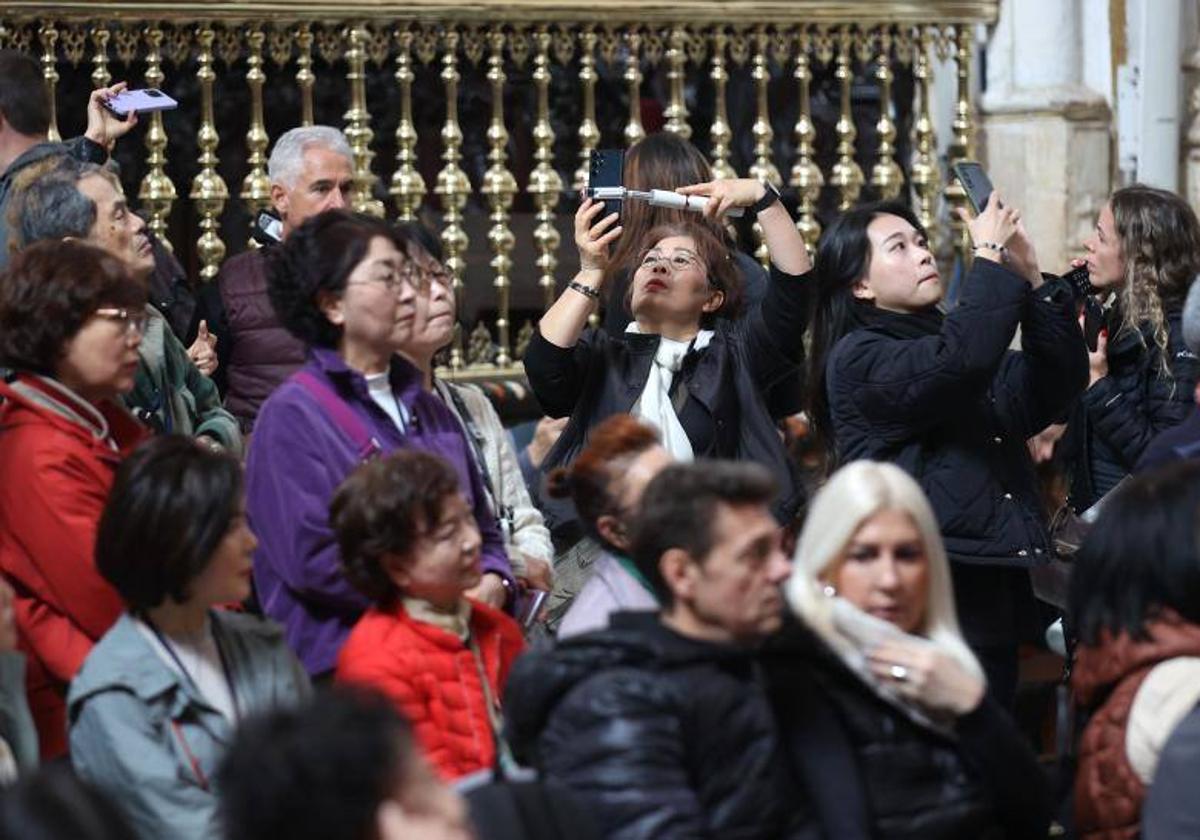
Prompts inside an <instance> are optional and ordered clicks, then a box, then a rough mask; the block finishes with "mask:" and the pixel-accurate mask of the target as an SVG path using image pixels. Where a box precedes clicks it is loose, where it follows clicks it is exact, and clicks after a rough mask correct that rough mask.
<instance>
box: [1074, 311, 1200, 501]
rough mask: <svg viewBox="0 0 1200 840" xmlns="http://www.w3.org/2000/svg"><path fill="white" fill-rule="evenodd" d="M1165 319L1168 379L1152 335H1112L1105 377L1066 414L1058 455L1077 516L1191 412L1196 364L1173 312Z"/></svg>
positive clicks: (1199, 370) (1199, 364)
mask: <svg viewBox="0 0 1200 840" xmlns="http://www.w3.org/2000/svg"><path fill="white" fill-rule="evenodd" d="M1166 316H1167V332H1168V340H1167V364H1168V366H1169V368H1170V373H1169V375H1160V367H1159V358H1160V354H1159V348H1158V344H1157V343H1156V342H1155V340H1154V334H1153V331H1152V330H1151V329H1150V327H1149V325H1148V324H1147V325H1145V326H1144V327H1143V328H1142V330H1141V331H1140V332H1132V331H1129V330H1126V331H1123V332H1118V331H1117V327H1116V323H1114V322H1115V321H1116V318H1115V316H1114V317H1112V318H1110V319H1109V320H1110V324H1111V325H1110V327H1109V331H1110V333H1111V334H1112V335H1113V338H1112V339H1111V341H1110V342H1109V345H1108V376H1105V377H1103V378H1101V379H1099V380H1097V381H1096V383H1095V384H1094V385H1092V386H1091V387H1090V388H1088V389H1087V390H1086V391H1084V394H1083V398H1082V399H1080V401H1079V405H1078V406H1076V408H1075V411H1074V412H1073V413H1072V415H1071V422H1070V426H1069V428H1068V431H1067V435H1066V437H1064V439H1063V446H1062V448H1063V452H1064V457H1065V458H1066V461H1067V464H1068V467H1069V469H1070V473H1071V505H1072V507H1074V508H1075V509H1076V511H1084V510H1087V509H1088V508H1089V507H1091V506H1092V505H1094V504H1095V503H1096V502H1097V501H1099V500H1100V498H1101V497H1102V496H1104V494H1106V493H1107V492H1108V491H1109V490H1111V489H1112V488H1113V487H1115V486H1116V484H1117V482H1119V481H1120V480H1121V479H1122V478H1124V477H1125V476H1127V475H1129V473H1130V472H1132V471H1133V468H1134V466H1135V465H1136V464H1137V462H1138V459H1139V458H1141V456H1142V453H1143V452H1144V451H1145V450H1146V447H1147V446H1148V445H1149V443H1150V441H1151V440H1152V439H1153V438H1154V437H1155V435H1157V434H1158V433H1159V432H1162V431H1164V430H1166V429H1170V428H1172V427H1174V426H1177V425H1179V424H1180V423H1182V422H1183V421H1184V420H1186V419H1187V418H1188V416H1189V415H1190V414H1191V413H1192V412H1193V411H1194V410H1195V408H1194V406H1195V390H1196V380H1197V378H1200V359H1197V358H1196V355H1195V354H1194V353H1192V351H1190V350H1188V349H1187V345H1186V344H1184V341H1183V316H1182V312H1181V309H1180V308H1179V307H1172V308H1169V309H1168V310H1167V312H1166Z"/></svg>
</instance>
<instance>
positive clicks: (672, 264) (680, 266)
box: [640, 248, 703, 274]
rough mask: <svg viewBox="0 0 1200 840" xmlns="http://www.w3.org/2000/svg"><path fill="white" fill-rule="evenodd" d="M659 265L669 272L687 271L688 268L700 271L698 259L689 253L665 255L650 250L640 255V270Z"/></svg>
mask: <svg viewBox="0 0 1200 840" xmlns="http://www.w3.org/2000/svg"><path fill="white" fill-rule="evenodd" d="M659 263H662V264H664V265H666V267H667V268H668V269H670V270H671V272H672V273H673V274H674V273H677V272H680V271H687V270H688V269H689V268H692V269H697V270H702V269H703V266H702V265H701V264H700V260H699V258H698V257H697V256H696V255H695V254H693V253H692V252H690V251H675V252H673V253H671V254H667V253H665V252H663V251H660V250H658V249H657V248H651V249H650V250H649V251H647V252H646V253H645V254H643V255H642V260H641V263H640V267H641V268H647V269H650V268H654V267H655V266H657V265H658V264H659Z"/></svg>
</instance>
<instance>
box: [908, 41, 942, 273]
mask: <svg viewBox="0 0 1200 840" xmlns="http://www.w3.org/2000/svg"><path fill="white" fill-rule="evenodd" d="M932 43H933V38H932V36H931V34H930V30H929V27H928V26H922V27H921V28H920V32H919V35H918V38H917V42H916V44H914V50H915V51H916V57H915V58H916V60H915V61H914V62H913V77H914V79H915V80H916V83H917V98H918V102H919V104H918V105H917V118H916V121H915V122H914V124H913V155H912V167H911V169H910V173H911V174H910V176H909V178H910V180H911V181H912V186H913V193H914V194H915V196H916V205H917V208H916V209H917V218H918V219H919V220H920V221H921V225H922V226H923V227H924V228H925V231H926V233H927V235H928V236H929V242H930V247H931V248H932V249H933V250H934V251H935V252H936V250H937V245H936V241H935V235H936V234H937V231H936V230H935V229H934V225H933V223H934V220H935V218H934V206H935V203H936V202H937V194H938V180H939V178H938V176H939V174H940V173H939V172H938V162H937V133H936V132H935V130H934V127H933V102H932V99H931V98H930V93H929V86H930V83H931V82H932V81H933V74H932V72H931V70H930V63H929V53H930V50H931V49H932Z"/></svg>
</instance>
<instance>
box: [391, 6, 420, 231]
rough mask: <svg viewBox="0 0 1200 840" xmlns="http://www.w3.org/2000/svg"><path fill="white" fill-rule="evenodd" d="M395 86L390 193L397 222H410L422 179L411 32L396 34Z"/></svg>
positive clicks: (403, 31)
mask: <svg viewBox="0 0 1200 840" xmlns="http://www.w3.org/2000/svg"><path fill="white" fill-rule="evenodd" d="M396 43H397V46H398V47H399V50H398V52H397V53H396V86H397V87H398V88H399V89H400V120H399V122H397V124H396V171H395V173H394V174H393V175H392V188H391V190H390V192H391V194H392V195H393V196H395V199H396V210H397V213H398V216H399V219H400V220H401V221H403V222H411V221H413V220H415V219H416V218H417V209H418V208H419V207H420V206H421V200H422V199H423V198H424V197H425V179H424V178H422V177H421V172H420V170H418V169H417V128H416V126H415V125H414V124H413V110H412V86H413V80H414V79H415V78H416V77H415V76H414V75H413V65H412V43H413V34H412V31H411V30H409V29H407V28H405V29H401V30H399V31H398V32H396Z"/></svg>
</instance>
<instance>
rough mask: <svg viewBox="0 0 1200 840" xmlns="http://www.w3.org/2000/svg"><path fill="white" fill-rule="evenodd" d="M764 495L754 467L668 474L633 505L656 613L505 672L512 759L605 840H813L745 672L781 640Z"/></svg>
mask: <svg viewBox="0 0 1200 840" xmlns="http://www.w3.org/2000/svg"><path fill="white" fill-rule="evenodd" d="M773 491H774V488H773V486H772V481H771V479H770V477H769V475H768V474H767V473H766V472H765V470H763V468H761V467H759V466H757V465H752V464H736V463H731V462H719V461H709V462H704V461H699V462H696V463H693V464H681V465H676V466H671V467H668V468H667V469H665V470H664V471H663V472H661V473H660V474H659V475H658V476H657V477H656V478H655V479H654V480H653V481H652V482H651V483H650V485H649V486H648V487H647V489H646V493H645V495H644V496H643V499H642V510H641V513H640V514H639V516H638V519H637V521H636V523H635V525H634V534H633V551H632V553H633V559H634V562H635V564H636V565H637V568H638V569H639V571H641V573H642V574H643V575H644V576H645V577H646V579H647V580H648V581H649V583H650V584H651V586H653V587H654V589H655V591H656V593H657V594H658V597H659V600H660V602H661V603H663V604H664V607H663V610H662V612H661V613H660V614H656V613H618V614H616V616H614V617H613V619H612V621H611V624H610V626H609V628H608V629H607V630H603V631H600V632H597V633H592V634H587V635H584V636H579V637H576V638H574V639H571V640H569V641H567V642H564V643H562V644H560V645H559V646H558V647H557V648H556V649H554V650H551V651H547V652H542V653H531V654H529V655H527V656H525V657H524V658H522V659H520V660H518V661H517V663H516V665H515V666H514V669H513V672H512V674H511V675H510V677H509V681H508V688H507V694H506V698H505V705H506V710H507V714H508V736H509V741H510V744H511V745H512V747H513V749H514V752H515V753H516V755H517V757H518V758H519V759H521V760H524V761H526V762H529V763H532V764H533V765H535V766H536V767H537V768H538V769H539V770H540V771H541V772H542V774H543V778H544V779H547V780H552V781H555V782H558V783H561V784H563V785H565V786H566V787H568V788H569V789H571V790H572V791H573V792H574V793H575V794H576V795H577V796H578V797H579V798H580V800H581V802H583V803H584V804H586V805H588V806H590V808H591V810H592V812H593V815H594V818H595V820H596V821H597V823H598V825H599V826H600V828H601V831H602V832H603V834H604V836H606V837H608V838H610V839H616V840H642V838H645V840H650V838H653V840H670V838H684V837H687V838H694V837H725V838H743V839H744V840H754V838H763V839H764V840H766V838H772V840H777V839H778V838H807V837H818V836H820V834H819V833H818V832H817V830H816V827H815V825H814V824H813V821H812V820H811V819H810V818H809V815H808V813H807V811H806V809H805V808H804V807H803V800H802V798H801V797H799V796H798V795H797V791H796V789H795V787H794V786H793V784H792V782H791V780H790V778H789V776H788V774H787V770H786V769H785V765H784V763H783V760H782V756H781V752H780V744H779V739H778V735H777V731H776V726H775V723H774V720H773V718H772V715H771V710H770V707H769V705H768V701H767V698H766V695H765V692H764V689H763V685H762V682H761V679H760V674H759V669H758V666H757V664H756V662H755V658H754V650H753V648H754V646H755V644H756V643H757V642H759V641H760V640H762V639H763V638H765V637H766V636H767V635H769V634H771V633H773V632H774V631H776V630H777V629H778V628H779V627H780V624H781V615H782V609H783V599H782V596H781V594H780V591H779V585H780V584H781V583H782V581H783V580H784V579H785V578H786V577H787V576H788V574H789V571H790V564H789V562H788V559H787V557H786V556H785V555H784V553H783V551H782V549H781V547H780V541H779V540H780V534H779V528H778V525H777V524H776V523H775V521H774V519H773V518H772V516H771V513H770V510H769V508H768V503H769V501H770V499H771V498H772V495H773Z"/></svg>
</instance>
